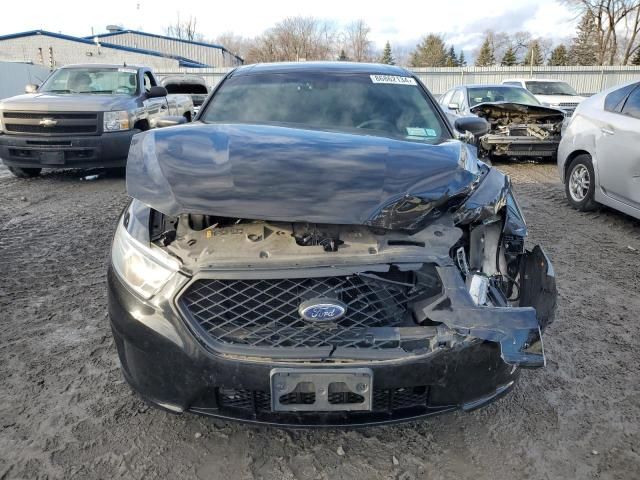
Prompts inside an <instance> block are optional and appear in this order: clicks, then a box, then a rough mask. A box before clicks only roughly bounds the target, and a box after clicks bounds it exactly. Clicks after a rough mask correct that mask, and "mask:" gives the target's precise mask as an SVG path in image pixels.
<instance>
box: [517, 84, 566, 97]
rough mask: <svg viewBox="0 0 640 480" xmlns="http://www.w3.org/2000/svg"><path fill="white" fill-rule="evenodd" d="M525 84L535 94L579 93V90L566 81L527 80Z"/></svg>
mask: <svg viewBox="0 0 640 480" xmlns="http://www.w3.org/2000/svg"><path fill="white" fill-rule="evenodd" d="M525 84H526V85H527V90H529V91H530V92H531V93H533V94H534V95H571V96H577V95H578V92H576V91H575V90H574V89H573V88H571V85H569V84H568V83H566V82H525Z"/></svg>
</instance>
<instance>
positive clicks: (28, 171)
mask: <svg viewBox="0 0 640 480" xmlns="http://www.w3.org/2000/svg"><path fill="white" fill-rule="evenodd" d="M9 171H10V172H11V173H13V174H14V175H15V176H16V177H18V178H33V177H37V176H38V175H40V172H41V171H42V169H41V168H20V167H9Z"/></svg>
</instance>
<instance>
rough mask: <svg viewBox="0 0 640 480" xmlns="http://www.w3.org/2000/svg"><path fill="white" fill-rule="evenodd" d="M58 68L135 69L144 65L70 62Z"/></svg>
mask: <svg viewBox="0 0 640 480" xmlns="http://www.w3.org/2000/svg"><path fill="white" fill-rule="evenodd" d="M58 68H59V69H61V70H62V69H65V70H66V69H69V68H135V69H139V68H146V67H142V66H140V65H125V64H123V63H117V64H113V63H72V64H69V65H63V66H61V67H58Z"/></svg>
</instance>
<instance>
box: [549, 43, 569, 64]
mask: <svg viewBox="0 0 640 480" xmlns="http://www.w3.org/2000/svg"><path fill="white" fill-rule="evenodd" d="M564 65H569V55H568V52H567V47H565V46H564V45H562V44H560V45H558V46H557V47H556V48H554V49H553V51H552V52H551V56H550V57H549V66H550V67H562V66H564Z"/></svg>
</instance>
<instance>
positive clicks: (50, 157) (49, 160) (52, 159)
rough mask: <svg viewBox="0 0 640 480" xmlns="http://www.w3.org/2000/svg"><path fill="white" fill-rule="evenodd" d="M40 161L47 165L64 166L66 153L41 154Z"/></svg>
mask: <svg viewBox="0 0 640 480" xmlns="http://www.w3.org/2000/svg"><path fill="white" fill-rule="evenodd" d="M40 161H41V162H42V163H44V164H47V165H64V152H40Z"/></svg>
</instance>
